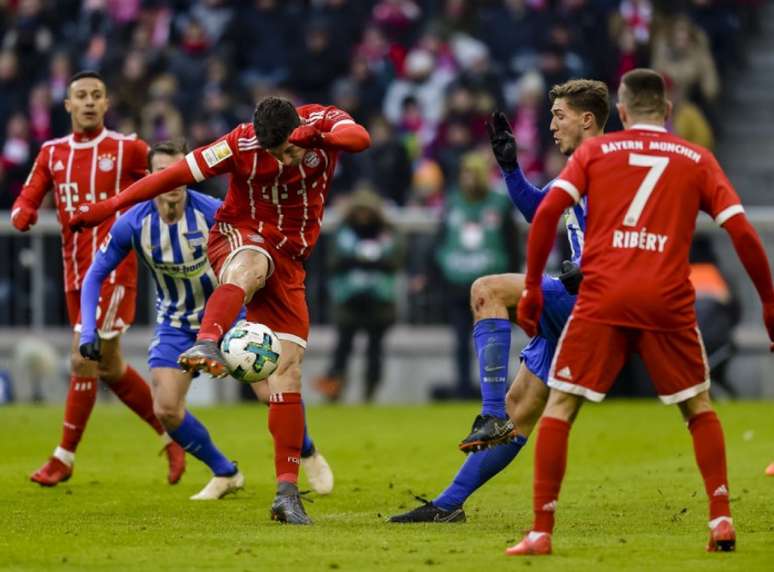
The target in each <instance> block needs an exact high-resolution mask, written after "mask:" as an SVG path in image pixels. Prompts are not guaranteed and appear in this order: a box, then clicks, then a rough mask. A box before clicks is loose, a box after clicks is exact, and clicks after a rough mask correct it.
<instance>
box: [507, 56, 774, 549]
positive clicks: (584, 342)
mask: <svg viewBox="0 0 774 572" xmlns="http://www.w3.org/2000/svg"><path fill="white" fill-rule="evenodd" d="M618 97H619V103H618V112H619V114H620V116H621V121H622V122H623V125H624V127H625V130H624V131H620V132H617V133H613V134H609V135H604V136H601V137H595V138H593V139H589V140H587V141H586V142H584V143H583V144H582V145H581V146H580V147H579V148H578V150H577V151H576V152H575V153H574V154H573V156H572V158H571V159H570V161H569V162H568V164H567V165H566V167H565V169H564V171H563V172H562V173H561V175H560V176H559V178H558V179H557V180H556V181H555V182H554V185H553V188H552V190H551V191H550V192H549V194H548V196H547V197H546V198H545V200H544V201H543V202H542V203H541V206H540V208H539V210H538V213H537V215H536V217H535V220H534V221H533V223H532V228H531V232H530V239H529V246H528V256H527V260H528V267H527V278H526V288H527V289H526V291H525V293H524V297H523V298H522V299H521V302H520V304H519V307H518V320H519V324H520V325H521V326H522V327H523V328H524V330H525V331H526V332H527V333H529V334H530V335H533V334H534V333H535V330H536V329H537V323H538V317H539V315H540V310H541V306H542V298H541V290H540V279H541V275H542V272H543V268H544V267H545V263H546V260H547V258H548V255H549V252H550V250H551V246H552V243H553V240H554V236H555V232H554V229H555V228H556V223H557V221H558V220H559V217H560V216H561V214H562V212H563V211H564V210H565V209H567V208H569V207H570V206H571V205H573V204H575V203H576V202H578V201H579V200H580V199H581V197H584V196H588V204H589V209H588V214H587V218H586V242H585V249H584V251H583V262H582V269H583V274H584V279H583V282H582V284H581V287H580V292H579V294H578V300H577V303H576V305H575V309H574V312H573V315H572V316H571V318H570V320H569V321H568V323H567V325H566V327H565V329H564V332H563V333H562V337H561V338H560V340H559V344H558V347H557V350H556V355H555V357H554V361H553V363H552V365H551V371H550V373H549V381H548V385H549V386H550V387H551V393H550V395H549V398H548V404H547V405H546V409H545V411H544V413H543V419H542V420H541V422H540V428H539V430H538V437H537V444H536V446H535V479H534V483H533V487H534V488H533V509H534V513H535V520H534V523H533V526H532V530H531V532H530V533H529V534H528V535H527V536H526V537H525V538H524V539H523V540H522V541H521V542H520V543H519V544H517V545H516V546H514V547H512V548H510V549H508V550H507V551H506V553H507V554H510V555H529V554H549V553H550V552H551V533H552V531H553V527H554V512H555V510H556V503H557V499H558V497H559V489H560V486H561V482H562V478H563V477H564V472H565V467H566V464H567V444H568V437H569V432H570V427H571V423H572V421H573V420H574V419H575V416H576V415H577V413H578V410H579V408H580V405H581V400H582V398H584V397H585V398H586V399H590V400H591V401H602V399H604V397H605V394H606V393H607V391H608V390H609V389H610V387H611V385H612V384H613V381H614V380H615V377H616V375H617V374H618V372H619V370H620V369H621V367H622V366H623V364H624V362H625V361H626V359H627V358H628V356H629V354H630V353H632V352H635V351H636V352H638V353H639V354H640V356H641V357H642V359H643V361H644V362H645V364H646V366H647V368H648V371H649V373H650V376H651V378H652V380H653V383H654V385H655V387H656V391H657V393H658V394H659V397H660V398H661V400H662V401H663V402H664V403H668V404H669V403H676V404H678V406H679V408H680V411H681V413H682V414H683V417H684V418H685V420H686V421H687V422H688V428H689V430H690V432H691V436H692V438H693V448H694V452H695V454H696V462H697V464H698V466H699V471H700V472H701V475H702V478H703V479H704V487H705V490H706V492H707V496H708V498H709V528H710V539H709V544H708V545H707V550H708V551H720V550H722V551H728V550H734V548H735V544H736V533H735V530H734V525H733V521H732V519H731V509H730V506H729V486H728V479H727V475H726V453H725V445H724V442H723V431H722V428H721V425H720V421H719V420H718V417H717V415H716V414H715V411H714V410H713V407H712V404H711V402H710V397H709V384H710V381H709V367H708V365H707V358H706V354H705V352H704V347H703V344H702V340H701V335H700V333H699V330H698V328H697V326H696V315H695V311H694V291H693V287H692V286H691V283H690V281H689V265H688V252H689V249H690V246H691V239H692V235H693V231H694V228H695V226H696V217H697V215H698V213H699V211H700V210H701V211H704V212H706V213H708V214H709V215H710V216H711V217H713V218H714V219H715V222H716V223H717V224H719V225H720V226H722V227H723V228H724V229H725V230H726V231H727V232H728V234H729V235H730V237H731V240H732V241H733V244H734V248H735V250H736V252H737V254H738V256H739V258H740V259H741V261H742V263H743V264H744V267H745V269H746V270H747V273H748V274H749V275H750V278H751V279H752V281H753V283H754V285H755V287H756V289H757V291H758V294H759V295H760V298H761V301H762V302H763V319H764V322H765V324H766V328H767V330H768V334H769V338H770V339H773V340H774V286H773V285H772V278H771V272H770V269H769V263H768V260H767V259H766V253H765V251H764V249H763V245H762V244H761V241H760V238H759V237H758V234H757V233H756V231H755V229H754V228H753V227H752V226H751V225H750V223H749V222H748V220H747V217H746V216H745V214H744V208H743V207H742V205H741V202H740V200H739V197H738V196H737V194H736V192H735V191H734V189H733V187H732V186H731V183H730V182H729V181H728V179H727V178H726V176H725V174H724V173H723V170H722V169H721V168H720V166H719V165H718V162H717V160H716V159H715V157H714V156H713V155H712V154H711V153H710V152H709V151H707V150H706V149H704V148H702V147H699V146H697V145H693V144H691V143H688V142H686V141H684V140H682V139H680V138H679V137H676V136H674V135H670V134H669V133H667V132H666V129H664V123H665V121H666V119H667V117H668V116H669V113H670V110H671V103H670V102H669V101H667V99H666V97H665V94H664V82H663V79H662V78H661V76H660V75H658V74H657V73H656V72H654V71H652V70H647V69H637V70H633V71H631V72H629V73H627V74H626V75H624V77H623V79H622V82H621V86H620V88H619V91H618ZM589 340H594V342H593V343H589ZM772 349H773V350H774V344H772Z"/></svg>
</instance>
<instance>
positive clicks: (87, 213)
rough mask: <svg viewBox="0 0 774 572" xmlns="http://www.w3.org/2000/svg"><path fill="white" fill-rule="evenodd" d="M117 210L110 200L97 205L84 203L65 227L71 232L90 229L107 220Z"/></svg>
mask: <svg viewBox="0 0 774 572" xmlns="http://www.w3.org/2000/svg"><path fill="white" fill-rule="evenodd" d="M117 210H118V209H117V208H116V207H115V206H114V205H113V203H112V202H111V201H110V200H107V201H100V202H98V203H85V204H82V205H81V206H79V207H78V210H77V212H76V213H75V214H74V215H73V216H72V217H70V220H69V222H68V223H67V226H69V227H70V230H71V231H72V232H81V231H82V230H83V229H85V228H92V227H95V226H97V225H99V223H101V222H103V221H105V220H107V219H108V218H110V217H111V216H112V215H114V214H115V213H116V211H117Z"/></svg>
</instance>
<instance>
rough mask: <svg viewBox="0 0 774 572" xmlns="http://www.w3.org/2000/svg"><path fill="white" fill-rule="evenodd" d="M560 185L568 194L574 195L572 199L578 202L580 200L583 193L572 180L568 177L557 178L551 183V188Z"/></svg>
mask: <svg viewBox="0 0 774 572" xmlns="http://www.w3.org/2000/svg"><path fill="white" fill-rule="evenodd" d="M554 187H559V188H560V189H562V190H563V191H565V192H566V193H567V194H568V195H570V196H571V197H572V199H573V200H574V201H575V203H576V204H577V203H578V202H579V201H580V198H581V195H580V191H578V188H577V187H576V186H575V185H573V184H572V183H571V182H570V181H568V180H566V179H556V180H555V181H554V182H553V184H552V185H551V188H554Z"/></svg>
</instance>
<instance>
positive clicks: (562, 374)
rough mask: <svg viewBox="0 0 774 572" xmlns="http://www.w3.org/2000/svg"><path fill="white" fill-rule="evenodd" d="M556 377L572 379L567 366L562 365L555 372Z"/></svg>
mask: <svg viewBox="0 0 774 572" xmlns="http://www.w3.org/2000/svg"><path fill="white" fill-rule="evenodd" d="M556 375H557V377H563V378H565V379H569V380H572V372H571V371H570V368H569V367H568V366H565V367H563V368H562V369H560V370H559V371H558V372H557V374H556Z"/></svg>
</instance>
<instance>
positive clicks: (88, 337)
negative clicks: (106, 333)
mask: <svg viewBox="0 0 774 572" xmlns="http://www.w3.org/2000/svg"><path fill="white" fill-rule="evenodd" d="M78 349H79V351H80V352H81V355H82V356H83V357H85V358H86V359H88V360H91V361H99V360H100V359H102V351H101V350H100V343H99V335H98V334H97V332H95V331H93V332H91V333H89V334H87V333H85V332H84V333H81V345H80V347H79V348H78Z"/></svg>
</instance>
